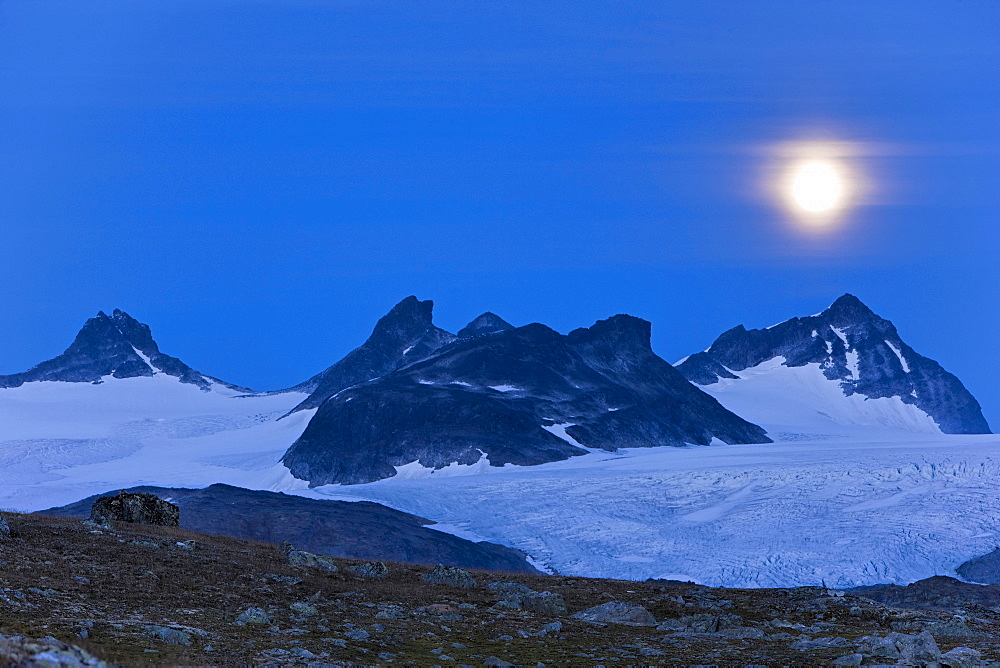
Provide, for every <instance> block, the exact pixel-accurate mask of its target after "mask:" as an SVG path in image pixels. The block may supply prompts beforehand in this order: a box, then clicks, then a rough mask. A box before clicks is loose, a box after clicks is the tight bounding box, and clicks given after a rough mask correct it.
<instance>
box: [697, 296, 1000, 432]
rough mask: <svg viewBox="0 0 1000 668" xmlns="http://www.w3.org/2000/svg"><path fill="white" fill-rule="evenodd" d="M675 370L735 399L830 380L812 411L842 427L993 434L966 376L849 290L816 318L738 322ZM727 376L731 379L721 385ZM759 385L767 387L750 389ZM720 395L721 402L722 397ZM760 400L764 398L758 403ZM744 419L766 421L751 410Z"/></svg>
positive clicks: (822, 385)
mask: <svg viewBox="0 0 1000 668" xmlns="http://www.w3.org/2000/svg"><path fill="white" fill-rule="evenodd" d="M790 369H794V370H795V371H794V372H792V371H789V370H790ZM677 370H678V371H680V372H681V373H682V374H684V376H685V377H686V378H687V379H688V380H690V381H691V382H693V383H697V384H699V385H702V386H703V387H704V388H705V389H706V391H711V388H716V387H718V388H722V387H726V388H728V389H726V393H727V394H726V396H727V397H736V396H738V395H739V393H740V392H739V388H741V387H745V388H747V390H746V391H747V392H748V393H751V394H757V395H758V397H759V396H762V395H760V392H761V391H765V390H766V391H772V390H773V389H774V388H780V387H781V384H782V383H781V382H779V381H778V378H779V377H782V378H783V377H785V376H787V381H786V382H787V384H788V385H789V387H800V388H801V387H810V388H813V389H811V390H810V391H811V392H820V390H818V389H816V388H825V389H828V388H829V387H830V386H829V385H828V384H827V383H832V384H833V388H834V391H833V392H832V393H830V394H829V396H828V397H827V398H826V399H822V400H821V401H823V402H827V403H823V404H822V405H819V404H817V405H816V406H815V407H814V408H815V412H814V414H811V415H813V416H814V415H815V414H818V415H824V416H827V417H828V418H829V419H830V420H834V418H832V417H829V416H833V415H839V416H840V417H838V418H836V420H839V421H840V424H853V425H862V426H864V425H868V426H871V425H876V426H879V425H881V426H888V427H891V428H893V429H902V430H905V431H927V432H944V433H952V434H984V433H987V434H988V433H990V431H989V426H988V425H987V423H986V420H985V418H983V414H982V410H981V408H980V406H979V403H978V402H977V401H976V399H975V397H973V396H972V394H970V393H969V391H968V390H967V389H965V387H964V386H963V385H962V383H961V381H959V380H958V378H956V377H955V376H953V375H952V374H950V373H948V372H947V371H945V370H944V369H942V368H941V365H939V364H938V363H937V362H935V361H934V360H931V359H928V358H926V357H924V356H923V355H920V354H918V353H917V352H916V351H915V350H913V349H912V348H911V347H910V346H908V345H907V344H906V343H905V342H904V341H903V340H902V339H901V338H900V337H899V334H898V333H897V331H896V327H895V326H894V325H893V324H892V323H891V322H889V321H888V320H885V319H884V318H881V317H879V316H878V315H877V314H875V313H874V312H873V311H872V310H871V309H870V308H868V307H867V306H865V304H864V303H863V302H862V301H861V300H860V299H858V298H857V297H855V296H854V295H852V294H845V295H843V296H841V297H839V298H838V299H837V300H836V301H834V302H833V304H831V305H830V307H829V308H827V309H826V310H825V311H823V312H822V313H819V314H817V315H812V316H807V317H804V318H792V319H791V320H786V321H785V322H782V323H780V324H777V325H774V326H772V327H767V328H766V329H750V330H748V329H745V328H744V327H743V326H738V327H734V328H733V329H731V330H729V331H727V332H725V333H723V334H722V335H721V336H719V338H718V339H716V340H715V342H714V343H713V344H712V345H711V347H710V348H709V349H708V350H707V351H705V352H704V353H698V354H695V355H691V356H690V357H688V358H686V359H685V360H683V361H682V362H681V363H680V364H678V365H677ZM741 372H748V373H746V374H741ZM782 374H784V376H782ZM723 379H724V380H726V382H725V383H722V384H719V383H720V380H723ZM762 379H767V380H762ZM729 381H732V382H729ZM758 384H759V385H760V387H761V388H764V385H765V384H766V385H767V387H766V388H764V389H763V390H760V391H758V390H752V387H756V386H757V385H758ZM825 389H824V390H823V391H825ZM774 391H777V390H774ZM838 394H842V395H843V396H842V397H841V398H842V399H843V401H840V400H839V399H837V401H835V402H834V404H830V405H827V404H828V403H829V401H831V399H830V397H834V398H836V397H837V395H838ZM854 395H860V396H859V397H855V396H854ZM748 396H749V395H748ZM719 398H720V401H721V400H722V395H719ZM858 398H861V399H862V401H861V402H858V401H857V399H858ZM794 401H795V402H798V403H799V404H800V405H804V404H802V402H803V401H804V396H803V395H801V393H800V395H799V396H796V397H795V399H794ZM781 402H785V403H790V402H789V399H788V397H784V398H782V397H778V398H777V399H775V400H773V401H771V402H770V403H771V404H772V405H776V404H778V403H781ZM763 403H767V401H766V400H763V399H760V400H759V401H758V404H760V405H763ZM734 410H735V408H734ZM751 410H755V409H753V408H751ZM736 412H737V413H740V411H739V410H737V411H736ZM741 414H742V413H741ZM743 416H744V417H747V418H748V419H750V420H754V421H756V422H767V420H764V419H761V418H760V417H758V416H756V415H753V414H744V415H743ZM800 417H802V416H799V417H796V418H795V419H800Z"/></svg>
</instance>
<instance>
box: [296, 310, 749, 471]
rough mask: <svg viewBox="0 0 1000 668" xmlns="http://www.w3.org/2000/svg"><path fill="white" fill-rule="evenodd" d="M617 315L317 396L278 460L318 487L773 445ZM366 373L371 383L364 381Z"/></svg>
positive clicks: (461, 349) (487, 339) (455, 353)
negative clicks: (620, 454)
mask: <svg viewBox="0 0 1000 668" xmlns="http://www.w3.org/2000/svg"><path fill="white" fill-rule="evenodd" d="M649 336H650V324H649V323H648V322H646V321H645V320H641V319H639V318H634V317H631V316H627V315H617V316H614V317H612V318H608V319H607V320H602V321H600V322H598V323H595V324H594V325H593V326H591V327H589V328H586V329H578V330H574V331H573V332H571V333H570V334H568V335H563V334H560V333H559V332H556V331H555V330H553V329H551V328H549V327H546V326H545V325H542V324H539V323H532V324H530V325H525V326H523V327H517V328H514V329H507V330H504V331H500V332H496V333H494V334H493V335H491V336H473V337H469V338H462V339H458V340H456V341H454V342H453V343H450V344H449V345H446V346H443V347H441V348H439V349H438V350H437V351H436V352H434V353H433V354H432V355H429V356H427V357H426V358H425V359H423V360H420V361H415V362H413V363H410V364H406V365H403V366H400V367H399V368H397V369H395V370H393V371H391V372H388V373H386V374H384V375H380V376H379V377H377V378H376V377H375V376H374V375H369V376H367V378H362V380H360V381H358V382H356V383H355V384H353V385H351V386H348V387H345V388H344V389H342V390H340V391H339V392H337V393H336V394H333V395H329V396H328V398H327V399H326V400H325V401H323V402H321V403H320V404H319V405H318V410H317V412H316V414H315V415H314V416H313V417H312V420H311V421H310V422H309V425H308V426H307V427H306V429H305V431H304V432H303V434H302V435H301V436H300V437H299V439H298V440H297V441H296V442H295V443H294V444H293V445H292V446H291V447H290V448H289V450H288V451H287V452H286V453H285V456H284V457H283V459H282V461H283V462H284V464H285V466H287V467H288V469H289V470H290V471H291V473H292V475H294V476H296V477H298V478H300V479H302V480H308V481H309V483H310V484H311V485H313V486H316V485H325V484H331V483H340V484H355V483H366V482H371V481H374V480H379V479H382V478H388V477H392V476H394V475H396V473H397V468H398V467H400V466H406V465H409V464H412V463H413V462H419V463H420V465H421V466H424V467H427V468H431V469H440V468H443V467H446V466H449V465H451V464H459V465H473V464H480V463H481V462H482V459H483V458H484V457H486V458H487V459H488V463H489V465H492V466H503V465H505V464H515V465H518V466H528V465H534V464H542V463H545V462H553V461H559V460H562V459H566V458H568V457H573V456H577V455H582V454H585V453H586V450H585V449H584V448H581V447H579V445H581V444H582V445H584V446H586V447H592V448H600V449H605V450H615V449H617V448H632V447H649V446H656V445H678V446H679V445H684V444H687V443H696V444H701V445H708V444H710V443H711V442H712V441H713V439H718V440H721V441H723V442H725V443H765V442H769V439H768V437H767V435H766V434H765V432H764V430H763V429H761V428H760V427H758V426H756V425H753V424H750V423H749V422H746V421H745V420H743V419H742V418H740V417H738V416H736V415H734V414H733V413H731V412H729V411H728V410H726V409H725V408H723V407H722V405H721V404H719V403H718V402H717V401H716V400H715V399H713V398H711V397H710V396H708V395H707V394H705V393H704V392H701V391H700V390H698V389H697V388H695V387H694V386H693V385H691V383H689V382H688V381H687V380H685V378H684V377H683V376H682V375H681V374H680V373H679V372H678V371H677V370H676V369H674V368H673V367H672V366H670V364H668V363H667V362H665V361H664V360H662V359H660V358H659V357H657V356H656V354H655V353H653V351H652V350H651V349H650V346H649ZM366 381H367V382H366Z"/></svg>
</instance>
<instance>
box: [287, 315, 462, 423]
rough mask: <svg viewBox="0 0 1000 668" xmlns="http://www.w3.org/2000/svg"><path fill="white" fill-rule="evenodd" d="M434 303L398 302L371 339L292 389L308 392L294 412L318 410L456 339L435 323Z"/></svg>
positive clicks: (376, 328)
mask: <svg viewBox="0 0 1000 668" xmlns="http://www.w3.org/2000/svg"><path fill="white" fill-rule="evenodd" d="M433 311H434V302H432V301H431V300H429V299H428V300H426V301H420V300H419V299H417V298H416V297H414V296H410V297H407V298H406V299H404V300H403V301H401V302H399V303H398V304H396V305H395V306H393V307H392V309H391V310H390V311H389V312H388V313H386V314H385V315H384V316H382V317H381V318H379V321H378V322H377V323H376V324H375V328H374V329H373V330H372V333H371V336H369V337H368V339H367V340H366V341H365V342H364V343H363V344H361V345H360V346H358V347H357V348H355V349H354V350H352V351H351V352H349V353H347V355H345V356H344V358H343V359H341V360H340V361H339V362H336V363H335V364H333V365H332V366H329V367H327V368H326V369H325V370H323V371H321V372H320V373H318V374H316V375H315V376H313V377H312V378H310V379H309V380H307V381H306V382H304V383H302V384H300V385H297V386H295V387H293V388H291V389H292V390H295V391H299V392H308V393H309V396H308V397H306V398H305V399H304V400H303V401H302V403H300V404H299V405H298V406H296V407H295V408H294V409H292V412H295V411H300V410H305V409H308V408H315V407H317V406H319V405H320V404H322V403H323V402H324V401H326V400H327V399H329V398H330V397H332V396H333V395H335V394H337V393H338V392H340V391H341V390H343V389H345V388H348V387H350V386H352V385H356V384H357V383H361V382H364V381H367V380H372V379H374V378H379V377H381V376H384V375H385V374H387V373H390V372H391V371H394V370H396V369H398V368H400V367H402V366H406V365H407V364H411V363H413V362H417V361H419V360H422V359H425V358H426V357H428V356H429V355H431V354H432V353H434V351H436V350H438V349H439V348H441V347H442V346H444V345H447V344H448V343H451V342H452V341H454V340H455V335H454V334H450V333H449V332H446V331H444V330H443V329H439V328H438V327H435V326H434V322H433Z"/></svg>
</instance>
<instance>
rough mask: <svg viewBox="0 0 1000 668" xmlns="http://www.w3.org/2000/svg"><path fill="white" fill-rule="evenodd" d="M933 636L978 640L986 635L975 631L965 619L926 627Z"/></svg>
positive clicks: (951, 620)
mask: <svg viewBox="0 0 1000 668" xmlns="http://www.w3.org/2000/svg"><path fill="white" fill-rule="evenodd" d="M924 629H925V630H926V631H929V632H930V634H931V635H932V636H955V637H959V638H977V637H982V636H984V635H986V634H985V633H980V632H978V631H973V630H972V629H970V628H969V625H968V624H966V623H965V621H964V620H963V619H960V618H955V619H949V620H948V621H946V622H935V623H933V624H928V625H927V626H926V627H924Z"/></svg>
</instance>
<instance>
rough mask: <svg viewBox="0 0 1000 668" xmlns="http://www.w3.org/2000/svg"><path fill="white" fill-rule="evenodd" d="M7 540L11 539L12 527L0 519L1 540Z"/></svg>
mask: <svg viewBox="0 0 1000 668" xmlns="http://www.w3.org/2000/svg"><path fill="white" fill-rule="evenodd" d="M5 538H10V525H9V524H7V520H6V519H4V518H3V517H0V540H4V539H5Z"/></svg>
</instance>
